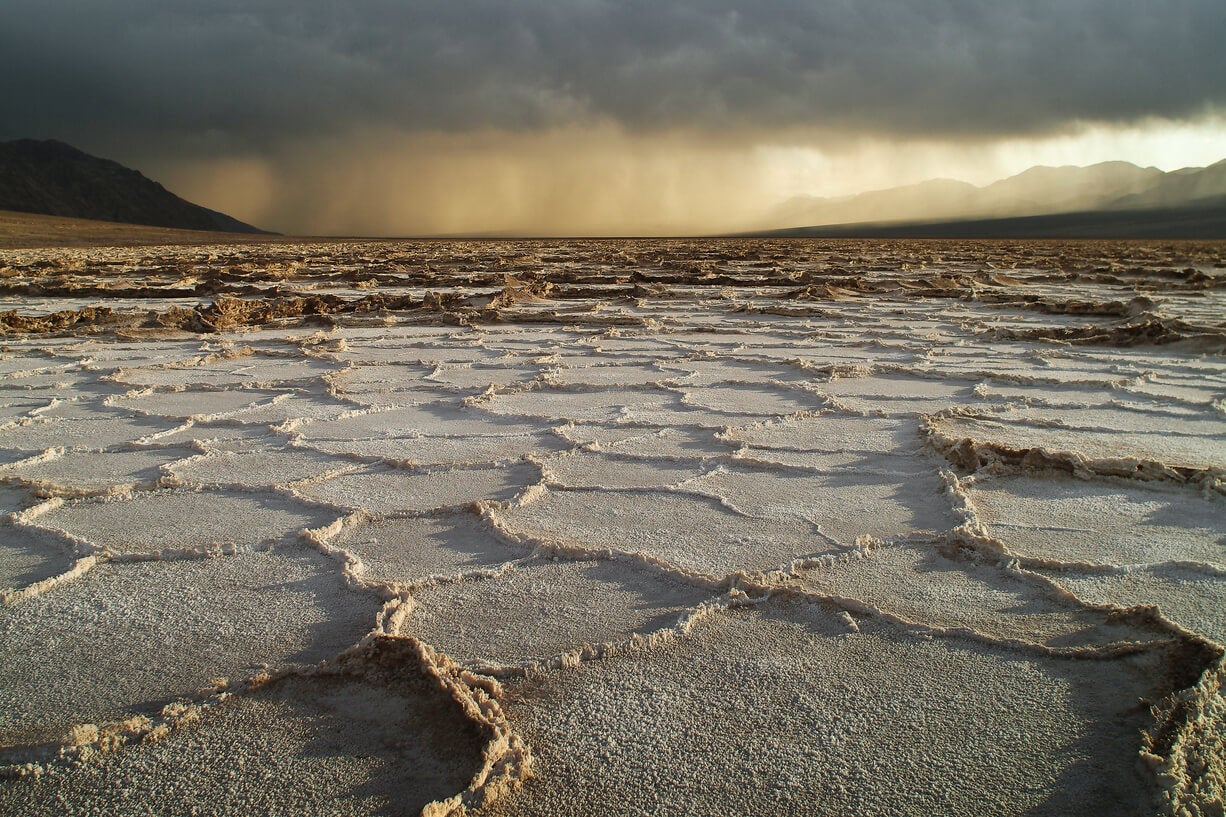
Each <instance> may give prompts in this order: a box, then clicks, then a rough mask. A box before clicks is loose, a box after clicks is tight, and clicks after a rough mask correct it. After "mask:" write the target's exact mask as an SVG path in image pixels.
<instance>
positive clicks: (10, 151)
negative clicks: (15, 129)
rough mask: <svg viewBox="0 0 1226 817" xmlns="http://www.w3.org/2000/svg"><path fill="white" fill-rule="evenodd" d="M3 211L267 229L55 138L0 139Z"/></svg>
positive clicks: (0, 207) (181, 226)
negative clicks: (194, 200)
mask: <svg viewBox="0 0 1226 817" xmlns="http://www.w3.org/2000/svg"><path fill="white" fill-rule="evenodd" d="M0 210H15V211H17V212H21V213H37V214H41V215H48V216H66V217H69V218H84V219H94V220H97V221H113V222H120V223H123V224H143V225H148V226H152V227H173V228H178V229H184V230H210V231H220V232H228V233H266V231H264V230H261V229H259V228H258V227H253V226H252V225H250V224H247V223H245V222H242V221H239V220H238V219H236V218H232V217H231V216H228V215H226V214H225V213H219V212H217V211H216V210H210V209H209V208H207V207H201V206H200V205H198V204H192V203H191V202H189V201H185V200H183V199H181V198H179V197H178V196H176V195H175V194H174V193H171V192H170V191H169V190H167V189H166V188H165V187H162V185H160V184H158V183H157V182H155V181H152V180H150V179H148V178H146V177H145V176H144V175H142V174H141V173H139V172H138V171H135V170H132V169H130V168H127V167H124V166H123V165H121V164H119V163H118V162H113V161H111V160H109V159H100V158H98V157H97V156H91V155H89V154H88V153H85V152H83V151H80V150H77V149H76V148H74V147H73V146H71V145H67V144H64V143H63V142H58V141H55V140H53V139H49V140H45V141H40V140H36V139H18V140H16V141H13V142H0Z"/></svg>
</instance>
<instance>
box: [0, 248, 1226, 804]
mask: <svg viewBox="0 0 1226 817" xmlns="http://www.w3.org/2000/svg"><path fill="white" fill-rule="evenodd" d="M1224 267H1226V244H1194V243H1170V244H1164V243H1118V244H1112V243H1102V242H1098V243H1076V242H1066V243H1044V242H939V241H928V242H921V241H911V242H907V241H899V242H881V241H876V242H869V241H863V242H855V241H845V242H839V241H803V240H798V241H741V240H728V241H718V240H711V241H588V242H582V241H536V242H532V241H515V242H496V241H486V242H467V243H466V242H366V243H361V242H355V243H342V242H330V243H317V244H295V243H290V242H279V243H270V244H247V245H219V246H208V245H202V246H165V247H128V248H109V249H108V248H88V247H78V248H59V249H54V248H51V249H9V250H0V513H2V515H3V516H2V520H0V594H2V599H3V604H2V605H0V814H5V815H9V814H12V815H18V814H20V815H51V814H54V815H77V814H80V815H132V814H146V813H148V814H175V815H181V814H201V815H204V814H210V815H212V814H224V815H248V814H258V813H269V814H321V815H323V814H328V815H331V814H345V815H364V814H371V815H400V814H420V813H425V814H430V815H443V814H483V815H578V814H582V815H605V814H609V815H613V814H616V815H625V814H651V815H696V814H702V815H741V814H759V815H790V814H803V815H830V817H836V816H837V815H852V814H855V815H974V817H984V816H985V815H1027V816H1028V817H1038V815H1120V816H1121V817H1127V816H1129V815H1154V814H1172V815H1173V814H1178V815H1221V814H1222V808H1223V796H1224V787H1226V699H1224V698H1223V696H1222V693H1221V684H1222V681H1223V679H1224V678H1226V670H1224V668H1223V658H1222V656H1223V644H1226V496H1224V493H1226V487H1224V486H1226V482H1224V480H1226V269H1224Z"/></svg>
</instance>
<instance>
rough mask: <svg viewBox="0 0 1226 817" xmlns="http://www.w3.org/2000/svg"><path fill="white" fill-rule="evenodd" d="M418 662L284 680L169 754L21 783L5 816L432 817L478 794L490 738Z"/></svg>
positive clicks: (389, 655) (143, 750)
mask: <svg viewBox="0 0 1226 817" xmlns="http://www.w3.org/2000/svg"><path fill="white" fill-rule="evenodd" d="M380 659H382V660H380ZM412 659H413V656H411V655H405V654H397V653H396V652H395V651H393V650H390V649H389V650H382V651H381V650H380V649H379V648H375V649H373V650H370V649H368V650H366V651H362V652H359V653H357V654H356V655H354V656H353V657H352V658H351V659H350V660H348V661H345V662H343V663H342V665H341V666H340V667H339V668H337V669H334V670H330V671H325V672H319V673H314V674H303V675H298V674H291V675H288V676H285V677H281V678H278V679H276V680H273V681H271V682H268V683H265V684H263V685H262V686H259V687H258V688H256V689H254V690H253V691H250V692H245V693H242V694H239V695H237V696H234V697H232V698H230V699H229V700H227V701H224V702H220V703H215V704H213V705H211V706H210V707H208V708H206V709H205V710H203V711H201V712H195V713H192V714H191V719H192V720H196V719H198V721H197V722H195V723H192V724H191V725H190V726H185V727H181V728H179V729H176V730H174V731H172V732H170V733H169V734H168V735H167V736H166V737H163V738H162V739H161V740H159V741H157V742H145V743H143V744H139V745H133V746H130V747H127V748H125V749H124V750H123V751H122V752H120V753H117V754H111V755H104V756H102V757H101V758H100V759H99V761H98V762H95V763H92V764H89V765H86V766H84V767H83V768H81V769H78V770H76V771H74V772H72V773H71V774H68V773H64V772H62V771H58V772H52V773H50V774H47V775H45V776H42V777H39V778H33V777H28V778H25V779H20V780H17V781H14V782H13V783H11V784H10V785H9V786H7V787H4V788H0V812H4V813H6V814H18V813H20V814H27V815H31V816H32V817H33V815H64V814H69V815H76V814H81V815H100V816H103V815H114V817H126V815H130V814H132V813H134V811H137V810H140V809H141V806H142V804H156V809H157V811H158V813H163V814H211V815H218V816H219V817H247V815H252V814H336V815H340V814H346V815H357V814H384V815H397V816H398V817H399V816H400V815H404V817H409V816H410V815H417V814H420V813H421V811H422V809H423V807H425V806H427V805H428V804H430V803H434V802H438V801H447V800H449V799H451V798H452V797H453V796H454V795H455V794H456V793H457V792H462V791H464V790H465V789H466V788H467V787H468V786H469V784H470V782H471V781H472V779H473V777H474V775H475V774H477V772H478V771H480V769H481V761H482V752H483V748H484V744H485V743H486V740H487V738H486V736H484V735H483V734H482V731H481V730H480V729H479V728H477V726H476V725H475V724H474V723H473V722H472V721H471V720H470V719H469V718H468V717H466V716H465V714H464V712H463V710H462V709H461V704H460V703H459V702H458V701H456V700H454V698H452V697H451V696H450V695H449V694H448V690H447V688H446V687H442V686H440V685H439V684H438V683H437V682H436V681H435V680H434V679H433V678H431V677H429V676H427V675H425V674H424V673H423V672H422V671H421V670H420V669H419V668H417V667H416V666H414V661H413V660H412ZM186 759H190V762H185V760H186Z"/></svg>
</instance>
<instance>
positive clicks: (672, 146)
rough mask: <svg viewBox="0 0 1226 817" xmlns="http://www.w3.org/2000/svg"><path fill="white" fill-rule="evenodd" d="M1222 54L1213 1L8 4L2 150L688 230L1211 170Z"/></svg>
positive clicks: (400, 203)
mask: <svg viewBox="0 0 1226 817" xmlns="http://www.w3.org/2000/svg"><path fill="white" fill-rule="evenodd" d="M1223 42H1226V2H1223V0H1163V2H1154V0H1029V1H1027V0H1016V1H1015V2H999V0H990V1H989V0H983V1H981V0H926V1H924V2H919V1H915V2H901V1H900V0H843V1H842V2H815V1H813V0H809V1H808V2H804V1H802V0H757V2H753V3H748V2H743V1H738V0H676V1H668V0H631V1H629V2H607V1H605V0H570V1H568V0H480V1H479V2H473V1H472V0H413V1H412V2H410V1H409V0H401V1H400V2H394V1H393V0H370V1H367V2H362V0H358V1H357V2H350V3H344V4H339V3H333V2H322V0H265V1H264V2H251V3H237V2H226V1H225V0H208V1H207V2H204V1H203V0H201V1H199V2H195V1H192V0H106V1H105V2H100V1H99V2H91V1H89V0H78V2H67V1H66V0H4V2H3V3H2V4H0V75H2V76H4V77H5V82H4V83H3V85H2V86H0V110H3V111H4V115H3V116H2V117H0V138H5V139H8V138H18V137H25V136H31V137H39V138H49V137H54V138H59V139H62V140H64V141H68V142H71V143H73V144H75V145H77V146H78V147H81V148H82V149H85V150H87V151H90V152H94V153H98V154H100V155H105V156H108V157H111V158H115V159H117V160H119V161H123V162H124V163H126V164H130V165H132V166H135V167H137V168H138V169H141V170H143V171H145V172H146V173H147V175H151V176H153V177H155V178H158V179H159V180H160V181H163V182H165V183H166V184H167V185H168V186H170V187H171V188H172V189H174V190H176V192H180V193H181V194H182V195H185V196H186V197H188V198H193V197H195V198H196V199H197V200H203V203H206V204H209V205H210V206H214V207H219V208H221V209H226V210H227V211H228V212H232V213H233V214H234V215H237V216H239V217H241V218H246V219H249V220H254V221H256V222H257V223H260V224H261V225H262V226H263V225H267V226H270V227H273V228H277V229H282V230H290V231H296V232H301V231H311V232H383V233H386V232H392V233H414V232H434V231H440V230H442V231H476V230H481V229H490V230H499V229H535V230H541V231H559V232H569V231H595V232H617V231H621V230H631V231H642V230H651V229H661V230H665V231H667V230H669V229H671V228H690V229H693V228H697V227H699V226H701V225H705V224H708V223H712V224H713V223H714V222H713V220H716V221H718V219H719V218H720V217H721V214H722V216H723V217H726V218H728V219H733V218H734V217H737V218H739V217H742V211H744V212H745V213H748V212H749V211H751V210H752V209H753V208H760V207H761V208H765V207H767V206H769V204H770V203H771V202H772V201H773V200H776V199H779V198H784V197H786V196H788V195H794V194H797V193H809V194H813V195H829V194H840V193H846V192H851V191H853V190H856V189H863V188H869V187H880V186H884V185H888V184H890V183H893V182H895V181H897V182H907V181H915V180H917V178H919V177H924V176H925V175H929V174H930V175H945V176H954V177H959V178H965V179H968V180H971V181H977V182H981V181H988V180H989V178H988V177H991V176H992V175H993V174H1003V173H1007V172H1015V171H1016V170H1020V169H1022V167H1024V166H1027V165H1028V164H1033V163H1038V162H1043V161H1049V160H1051V159H1053V158H1054V159H1065V158H1067V159H1069V160H1072V161H1076V162H1077V163H1088V162H1092V161H1101V160H1106V159H1115V158H1124V159H1130V160H1133V161H1138V162H1140V163H1143V164H1156V165H1158V166H1160V167H1164V169H1173V168H1174V167H1179V166H1183V165H1187V164H1203V163H1204V162H1205V161H1213V160H1214V159H1216V158H1223V157H1224V156H1226V125H1224V124H1223V122H1224V119H1223V114H1224V113H1226V81H1224V80H1223V77H1226V49H1224V48H1223V47H1222V43H1223ZM1215 143H1216V144H1220V145H1222V147H1220V148H1218V149H1217V150H1218V153H1220V154H1221V155H1217V156H1214V155H1213V151H1214V149H1215V147H1214V145H1215ZM1031 160H1033V161H1031Z"/></svg>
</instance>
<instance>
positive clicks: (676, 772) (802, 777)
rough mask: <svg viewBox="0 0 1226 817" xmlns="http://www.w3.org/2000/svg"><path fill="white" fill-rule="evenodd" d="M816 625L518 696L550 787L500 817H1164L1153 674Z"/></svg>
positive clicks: (629, 660)
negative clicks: (576, 816)
mask: <svg viewBox="0 0 1226 817" xmlns="http://www.w3.org/2000/svg"><path fill="white" fill-rule="evenodd" d="M805 607H807V605H799V606H798V605H791V604H783V605H778V606H774V605H772V606H770V607H764V608H763V609H762V610H761V611H754V612H742V613H731V614H714V615H712V616H711V617H710V619H709V620H704V621H703V622H702V623H701V624H700V625H699V626H697V627H696V628H695V629H694V631H693V632H692V633H691V634H690V635H689V636H688V637H686V638H684V639H681V640H679V641H677V642H674V643H671V644H668V645H667V646H663V647H659V648H657V649H656V650H654V651H653V652H651V653H650V654H647V655H631V656H620V657H616V658H612V659H609V660H607V661H605V662H600V663H596V664H592V665H590V666H585V667H583V668H582V669H574V670H567V671H565V672H559V673H558V674H557V675H556V676H554V677H551V678H549V679H548V680H547V681H544V682H535V683H527V684H524V685H523V686H522V687H517V688H515V689H514V690H513V691H512V692H511V698H510V700H511V702H512V703H511V704H510V705H509V707H508V710H509V711H510V712H511V713H512V724H513V725H514V726H516V727H517V728H520V729H522V730H523V731H524V734H525V735H526V736H527V738H528V740H529V741H530V742H532V743H533V744H534V745H537V746H540V747H541V749H540V751H539V753H538V760H537V763H538V768H537V774H538V776H537V778H536V779H535V780H533V781H531V782H530V783H529V784H528V786H527V788H526V791H525V793H524V795H523V796H522V797H521V798H517V799H511V800H508V801H506V803H505V806H503V807H502V808H498V807H496V808H495V810H494V813H506V814H559V813H583V814H592V815H602V814H632V813H644V812H646V813H652V814H677V815H680V814H728V815H735V814H747V813H752V814H779V813H785V814H786V813H795V812H801V813H810V814H823V815H841V814H878V815H885V814H908V815H910V814H914V815H929V814H957V815H961V814H965V815H979V814H985V813H988V814H1003V813H1014V814H1072V813H1082V814H1085V813H1094V814H1108V813H1111V814H1120V815H1129V814H1137V813H1145V811H1144V804H1145V800H1146V796H1145V792H1144V790H1143V789H1142V787H1141V786H1140V785H1139V781H1138V780H1136V779H1135V777H1134V774H1133V771H1132V766H1133V764H1134V762H1135V756H1136V746H1135V743H1136V740H1135V735H1136V731H1137V730H1138V729H1139V728H1140V726H1141V724H1142V723H1143V722H1144V717H1143V715H1142V713H1140V712H1133V713H1131V714H1129V713H1127V712H1125V711H1124V710H1125V709H1126V706H1124V705H1122V701H1132V700H1135V698H1136V697H1137V696H1139V695H1145V694H1150V682H1148V681H1147V670H1149V669H1150V668H1151V667H1148V666H1146V665H1147V664H1148V663H1150V662H1148V661H1140V662H1138V661H1134V660H1129V659H1122V660H1120V661H1116V662H1094V663H1092V664H1091V663H1083V662H1073V661H1067V660H1064V661H1057V660H1050V661H1041V660H1033V659H1027V658H1024V657H1022V656H1019V655H1016V654H1010V653H1008V652H1001V651H998V650H993V649H991V648H989V647H982V646H978V645H968V644H966V643H962V642H959V641H956V640H951V641H945V640H938V641H923V640H918V639H909V638H906V637H903V636H900V635H899V634H898V633H895V632H893V631H892V630H891V629H890V628H889V627H886V626H882V625H876V624H870V625H868V626H863V627H862V628H861V630H860V632H858V633H851V632H849V631H848V629H847V628H846V627H845V626H843V624H842V623H841V622H840V621H839V620H838V617H837V616H836V615H834V614H833V613H832V612H831V611H829V610H827V609H824V608H815V609H804V608H805ZM904 667H905V668H906V670H905V671H900V670H901V669H902V668H904ZM645 723H650V724H651V725H652V726H651V728H644V724H645Z"/></svg>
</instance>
